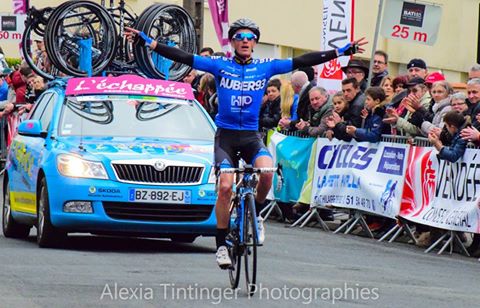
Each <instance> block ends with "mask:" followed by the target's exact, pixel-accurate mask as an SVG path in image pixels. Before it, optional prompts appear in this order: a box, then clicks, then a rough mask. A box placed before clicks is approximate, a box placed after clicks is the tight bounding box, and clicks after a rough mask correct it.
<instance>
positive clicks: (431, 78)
mask: <svg viewBox="0 0 480 308" xmlns="http://www.w3.org/2000/svg"><path fill="white" fill-rule="evenodd" d="M444 80H445V76H443V75H442V73H440V72H433V73H430V74H428V76H427V78H425V85H426V86H427V87H428V88H429V89H430V88H431V87H432V85H433V84H434V83H435V82H437V81H444Z"/></svg>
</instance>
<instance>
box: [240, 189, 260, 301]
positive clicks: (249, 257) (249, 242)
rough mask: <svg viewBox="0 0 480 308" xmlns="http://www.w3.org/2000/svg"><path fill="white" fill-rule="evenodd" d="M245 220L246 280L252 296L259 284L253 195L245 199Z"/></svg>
mask: <svg viewBox="0 0 480 308" xmlns="http://www.w3.org/2000/svg"><path fill="white" fill-rule="evenodd" d="M245 211H246V213H245V216H244V217H245V220H244V222H243V241H244V243H245V250H244V257H245V265H244V266H245V280H246V283H247V291H248V294H249V296H252V295H253V294H254V293H255V291H256V289H257V286H256V283H257V245H258V237H257V228H256V224H255V219H256V215H255V201H254V197H253V195H252V194H248V195H247V196H246V197H245Z"/></svg>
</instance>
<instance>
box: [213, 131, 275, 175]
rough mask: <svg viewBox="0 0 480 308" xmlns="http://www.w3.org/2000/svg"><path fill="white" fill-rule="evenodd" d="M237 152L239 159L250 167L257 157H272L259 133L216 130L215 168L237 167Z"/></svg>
mask: <svg viewBox="0 0 480 308" xmlns="http://www.w3.org/2000/svg"><path fill="white" fill-rule="evenodd" d="M238 152H239V153H240V158H242V159H243V160H244V161H245V162H246V163H247V164H252V165H253V164H254V163H255V159H256V158H257V157H259V156H270V157H272V155H271V154H270V152H268V150H267V148H266V146H265V144H263V141H262V135H261V134H260V133H259V132H257V131H239V130H230V129H224V128H218V129H217V132H216V134H215V149H214V153H215V167H217V168H232V167H234V168H236V167H238V156H237V153H238Z"/></svg>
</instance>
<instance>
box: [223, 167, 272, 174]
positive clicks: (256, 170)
mask: <svg viewBox="0 0 480 308" xmlns="http://www.w3.org/2000/svg"><path fill="white" fill-rule="evenodd" d="M277 169H278V168H276V167H273V168H248V167H247V168H222V169H220V173H245V172H250V173H273V172H277Z"/></svg>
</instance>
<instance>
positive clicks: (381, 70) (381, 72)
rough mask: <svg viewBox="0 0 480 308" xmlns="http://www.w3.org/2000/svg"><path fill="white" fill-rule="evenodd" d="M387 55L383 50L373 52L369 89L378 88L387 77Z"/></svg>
mask: <svg viewBox="0 0 480 308" xmlns="http://www.w3.org/2000/svg"><path fill="white" fill-rule="evenodd" d="M387 68H388V54H387V53H386V52H385V51H383V50H377V51H375V54H374V55H373V66H372V73H373V75H372V80H371V81H370V86H371V87H379V86H380V83H381V82H382V79H383V78H384V77H385V76H387V75H388V70H387Z"/></svg>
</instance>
